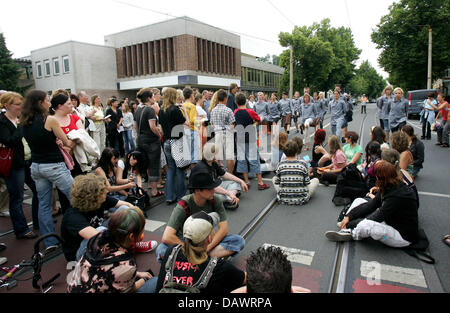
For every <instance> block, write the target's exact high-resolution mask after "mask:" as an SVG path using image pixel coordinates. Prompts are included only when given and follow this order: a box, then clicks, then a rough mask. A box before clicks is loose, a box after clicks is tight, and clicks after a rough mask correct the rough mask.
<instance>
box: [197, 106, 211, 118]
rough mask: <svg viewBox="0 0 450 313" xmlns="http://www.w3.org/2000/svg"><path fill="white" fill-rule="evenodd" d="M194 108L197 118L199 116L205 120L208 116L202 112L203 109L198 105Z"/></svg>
mask: <svg viewBox="0 0 450 313" xmlns="http://www.w3.org/2000/svg"><path fill="white" fill-rule="evenodd" d="M195 108H196V109H197V116H201V117H203V118H206V117H207V116H208V115H207V114H206V111H205V110H203V108H202V107H201V106H199V105H196V106H195Z"/></svg>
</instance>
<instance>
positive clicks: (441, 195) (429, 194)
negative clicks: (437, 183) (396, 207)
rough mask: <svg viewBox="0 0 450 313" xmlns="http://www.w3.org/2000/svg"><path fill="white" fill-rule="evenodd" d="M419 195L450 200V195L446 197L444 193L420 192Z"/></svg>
mask: <svg viewBox="0 0 450 313" xmlns="http://www.w3.org/2000/svg"><path fill="white" fill-rule="evenodd" d="M419 195H424V196H433V197H442V198H450V195H445V194H442V193H433V192H425V191H419Z"/></svg>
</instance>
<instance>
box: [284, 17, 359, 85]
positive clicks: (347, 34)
mask: <svg viewBox="0 0 450 313" xmlns="http://www.w3.org/2000/svg"><path fill="white" fill-rule="evenodd" d="M279 40H280V44H281V46H283V47H289V46H292V47H293V60H294V90H299V91H300V90H303V87H305V86H309V87H311V88H312V90H328V89H331V88H333V87H334V84H338V83H340V84H342V85H344V86H345V85H347V84H348V82H349V81H350V79H351V78H352V77H353V75H354V71H355V68H356V65H355V64H354V62H355V61H356V60H357V59H358V57H359V54H360V53H361V50H359V49H357V48H356V46H355V43H354V41H353V35H352V32H351V30H350V29H348V28H344V27H340V28H334V27H331V26H330V20H329V19H324V20H323V21H321V23H314V24H313V25H312V26H310V27H307V26H303V27H298V26H296V27H295V28H294V30H293V31H292V33H285V32H282V33H280V34H279ZM289 60H290V51H289V50H285V51H283V53H282V54H281V56H280V66H282V67H284V68H286V69H287V70H286V71H285V73H284V74H283V76H282V78H281V83H280V91H283V90H289V69H290V66H289Z"/></svg>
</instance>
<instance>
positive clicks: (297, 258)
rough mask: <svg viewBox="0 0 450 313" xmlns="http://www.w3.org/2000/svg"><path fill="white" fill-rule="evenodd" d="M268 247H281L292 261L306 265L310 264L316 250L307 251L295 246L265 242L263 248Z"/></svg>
mask: <svg viewBox="0 0 450 313" xmlns="http://www.w3.org/2000/svg"><path fill="white" fill-rule="evenodd" d="M267 247H278V248H280V249H281V250H282V251H283V252H284V253H285V254H286V256H287V259H288V260H289V261H291V262H295V263H300V264H304V265H308V266H310V265H311V263H312V261H313V258H314V254H315V252H314V251H306V250H300V249H295V248H288V247H283V246H276V245H272V244H269V243H265V244H263V248H264V249H266V248H267Z"/></svg>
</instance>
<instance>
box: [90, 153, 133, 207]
mask: <svg viewBox="0 0 450 313" xmlns="http://www.w3.org/2000/svg"><path fill="white" fill-rule="evenodd" d="M118 161H119V152H118V151H116V150H114V149H113V148H110V147H106V148H105V150H103V152H102V154H101V156H100V160H99V161H98V163H97V165H96V168H95V170H94V174H95V175H98V176H102V177H104V178H105V179H106V180H107V188H108V195H109V196H111V197H113V198H117V199H118V200H125V199H126V198H127V196H128V193H127V191H126V190H127V189H129V188H134V187H135V186H136V184H135V183H134V182H129V181H128V179H123V178H122V177H120V176H119V173H118V167H117V163H118Z"/></svg>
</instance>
